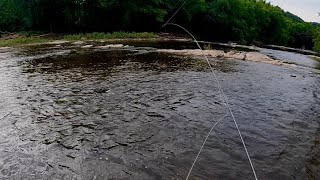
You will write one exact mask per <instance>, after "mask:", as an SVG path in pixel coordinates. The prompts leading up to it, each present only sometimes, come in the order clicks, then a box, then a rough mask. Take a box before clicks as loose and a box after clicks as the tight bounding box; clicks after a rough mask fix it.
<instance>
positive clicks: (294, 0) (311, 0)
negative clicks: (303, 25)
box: [267, 0, 320, 23]
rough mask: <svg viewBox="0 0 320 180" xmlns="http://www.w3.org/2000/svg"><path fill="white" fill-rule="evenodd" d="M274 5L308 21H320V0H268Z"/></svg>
mask: <svg viewBox="0 0 320 180" xmlns="http://www.w3.org/2000/svg"><path fill="white" fill-rule="evenodd" d="M267 2H270V3H271V4H273V5H276V6H279V7H281V8H282V9H284V10H285V11H289V12H291V13H293V14H295V15H297V16H299V17H301V18H302V19H303V20H304V21H306V22H319V23H320V16H319V14H318V12H320V0H267Z"/></svg>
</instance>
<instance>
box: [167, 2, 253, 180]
mask: <svg viewBox="0 0 320 180" xmlns="http://www.w3.org/2000/svg"><path fill="white" fill-rule="evenodd" d="M187 1H188V0H185V1H184V2H183V3H182V5H181V6H180V7H179V8H178V9H177V11H176V12H175V13H174V14H173V15H172V16H171V17H170V18H169V20H168V21H166V22H165V23H164V24H163V26H162V27H165V26H167V25H172V26H177V27H179V28H181V29H182V30H184V31H185V32H187V33H188V34H189V35H190V36H191V37H192V39H193V40H194V42H195V43H196V44H197V46H198V48H199V49H200V50H201V51H203V50H202V48H201V46H200V44H199V42H198V41H197V39H196V38H195V37H194V36H193V35H192V34H191V33H190V32H189V31H188V30H187V29H186V28H184V27H182V26H180V25H179V24H174V23H170V21H171V20H172V18H173V17H174V16H175V15H176V14H177V13H178V12H179V11H180V10H181V8H182V7H183V6H184V5H185V4H186V2H187ZM203 57H204V59H205V60H206V62H207V63H208V65H209V67H210V70H211V72H212V74H213V76H214V79H215V81H216V83H217V85H218V88H219V91H220V93H221V96H222V101H223V102H224V103H225V106H226V108H227V109H228V111H229V113H230V115H231V117H232V120H233V122H234V124H235V126H236V128H237V131H238V133H239V137H240V139H241V142H242V145H243V147H244V150H245V152H246V155H247V158H248V160H249V163H250V166H251V169H252V172H253V175H254V178H255V179H256V180H258V177H257V174H256V171H255V168H254V166H253V163H252V161H251V158H250V155H249V152H248V150H247V146H246V144H245V142H244V139H243V137H242V134H241V131H240V129H239V126H238V123H237V121H236V119H235V117H234V115H233V112H232V110H231V108H230V105H229V102H228V100H227V97H226V95H225V93H224V91H223V89H222V86H221V84H220V81H219V79H218V77H217V75H216V73H215V72H214V70H213V67H212V65H211V64H210V62H209V59H208V57H207V56H206V55H205V54H203ZM226 116H227V115H225V116H223V117H222V118H221V119H220V120H218V121H217V122H216V123H215V124H214V125H213V126H212V128H211V129H210V131H209V133H208V135H207V136H206V138H205V140H204V142H203V144H202V146H201V148H200V150H199V152H198V154H197V156H196V158H195V160H194V162H193V164H192V166H191V168H190V170H189V173H188V175H187V177H186V180H188V179H189V176H190V174H191V172H192V169H193V167H194V165H195V164H196V162H197V160H198V157H199V156H200V154H201V151H202V149H203V147H204V146H205V143H206V141H207V139H208V138H209V136H210V134H211V132H212V131H213V129H214V128H215V127H216V125H217V124H218V123H219V122H220V121H221V120H222V119H224V118H225V117H226Z"/></svg>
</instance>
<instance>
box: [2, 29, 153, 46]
mask: <svg viewBox="0 0 320 180" xmlns="http://www.w3.org/2000/svg"><path fill="white" fill-rule="evenodd" d="M36 35H37V36H38V35H41V34H39V33H34V32H31V33H30V32H20V33H18V36H17V37H13V38H12V39H6V40H1V39H0V47H3V46H18V45H24V44H35V43H45V42H49V41H52V40H53V39H50V38H44V37H37V36H36ZM156 37H158V36H157V35H156V34H155V33H151V32H142V33H135V32H132V33H128V32H113V33H99V32H94V33H85V34H69V35H64V36H63V37H60V36H57V37H53V38H54V39H55V40H67V41H79V40H99V39H131V38H132V39H150V38H156Z"/></svg>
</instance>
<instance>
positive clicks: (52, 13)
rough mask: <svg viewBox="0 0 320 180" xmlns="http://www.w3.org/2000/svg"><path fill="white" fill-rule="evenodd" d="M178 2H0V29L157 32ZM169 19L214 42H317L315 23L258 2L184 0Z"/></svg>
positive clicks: (296, 44)
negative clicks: (178, 10) (176, 12)
mask: <svg viewBox="0 0 320 180" xmlns="http://www.w3.org/2000/svg"><path fill="white" fill-rule="evenodd" d="M183 1H184V0H175V1H172V0H147V1H146V0H0V31H30V30H34V31H45V32H63V33H78V32H113V31H153V32H157V31H160V27H161V25H162V23H163V22H164V21H165V20H166V19H168V18H169V16H170V15H172V14H173V13H174V11H175V10H176V9H177V8H178V7H179V6H180V5H181V4H182V2H183ZM173 21H174V22H176V23H179V24H181V25H183V26H185V27H187V28H188V29H190V30H191V31H192V32H193V33H195V34H197V35H198V36H201V38H205V39H210V40H215V41H223V42H226V41H239V42H243V43H245V42H248V43H251V42H262V43H268V44H278V45H289V46H292V47H299V48H301V47H306V48H308V49H311V48H312V46H313V44H314V43H315V44H316V46H317V45H319V35H318V34H319V28H316V26H318V25H316V24H311V23H306V22H304V21H303V20H302V19H301V18H299V17H297V16H295V15H293V14H291V13H289V12H284V11H283V10H282V9H280V8H279V7H275V6H272V5H270V4H269V3H267V2H265V1H264V0H188V1H187V3H186V5H185V6H184V7H183V8H182V10H181V11H180V12H179V13H178V14H177V16H176V17H175V18H174V19H173ZM163 30H168V28H166V29H162V31H163ZM171 30H174V31H176V32H178V30H177V29H170V31H171ZM313 37H315V39H314V40H313V39H312V38H313ZM313 42H314V43H313ZM315 49H317V50H319V47H316V48H315Z"/></svg>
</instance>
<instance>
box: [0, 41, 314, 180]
mask: <svg viewBox="0 0 320 180" xmlns="http://www.w3.org/2000/svg"><path fill="white" fill-rule="evenodd" d="M50 48H51V47H49V49H48V47H38V48H36V49H33V50H32V51H31V50H30V53H28V52H24V53H22V54H21V53H20V54H19V56H18V57H16V56H14V55H12V54H11V55H10V56H8V55H5V54H0V58H2V59H1V60H0V78H1V82H2V87H1V88H0V95H1V97H5V98H1V99H0V106H1V107H2V109H1V111H0V112H1V114H0V118H2V117H4V116H5V118H3V119H1V121H0V127H1V133H0V136H1V141H0V159H1V161H0V162H1V164H0V169H1V171H0V177H1V179H22V178H25V179H47V178H54V179H106V178H109V179H172V178H173V179H184V178H185V177H186V175H187V173H188V170H189V168H190V166H191V164H192V162H193V160H194V158H195V156H196V154H197V152H198V150H199V148H200V146H201V144H202V142H203V139H204V137H205V136H206V133H207V132H208V131H209V129H210V128H211V126H212V125H213V124H214V123H215V121H216V120H218V119H219V118H220V117H221V116H223V115H224V114H225V113H226V109H225V107H224V105H223V103H222V102H221V101H220V95H219V91H218V88H217V85H216V83H215V81H214V77H212V74H211V73H210V72H209V71H208V68H207V65H206V64H205V62H203V61H202V60H199V59H191V58H185V57H184V58H181V57H178V56H170V55H168V54H164V53H157V52H155V51H154V49H153V48H132V47H130V48H123V49H118V50H111V49H108V50H103V51H102V50H94V49H90V50H88V49H81V48H79V49H77V48H63V47H59V48H61V49H62V50H61V49H60V50H59V48H54V51H53V50H52V49H50ZM62 51H63V53H61V52H62ZM48 53H51V54H49V55H48ZM39 54H40V55H39ZM26 56H28V57H26ZM210 61H211V63H212V65H213V67H214V69H215V71H216V72H217V75H218V77H219V78H220V79H221V84H222V86H223V88H224V89H225V92H226V94H227V96H228V99H229V101H230V105H231V106H232V109H233V110H234V114H235V116H236V119H237V120H238V123H239V126H240V129H241V130H242V132H243V136H244V139H245V141H246V144H247V146H248V150H249V152H250V154H251V156H252V160H253V163H254V165H255V166H256V170H257V173H258V177H259V178H260V179H292V178H296V179H306V178H307V177H318V176H317V175H316V172H317V171H316V170H317V169H318V167H319V166H318V165H317V164H314V163H313V162H314V161H313V159H314V158H313V157H314V153H316V152H317V151H315V149H317V148H319V147H318V146H316V145H315V137H314V134H315V132H316V131H317V128H318V119H319V118H318V115H317V112H319V110H320V109H319V97H320V94H319V91H318V89H319V88H318V87H319V85H320V84H319V82H318V75H316V74H312V73H311V72H300V71H298V70H296V69H288V68H285V67H280V66H274V65H269V64H260V63H254V62H245V61H232V60H218V59H211V60H210ZM8 112H12V113H11V114H9V115H8V116H6V115H7V113H8ZM310 151H311V153H310ZM191 176H192V178H194V179H253V175H252V172H251V169H250V166H249V164H248V161H247V159H246V155H245V152H244V150H243V149H242V146H241V141H240V140H239V138H238V134H237V131H236V129H235V127H234V124H233V122H232V120H231V119H230V118H226V119H224V120H223V121H222V122H221V123H220V124H219V125H218V126H217V128H216V129H215V131H214V133H212V135H211V136H210V138H209V140H208V143H207V144H206V146H205V148H204V150H203V153H202V154H201V156H200V158H199V161H198V162H197V164H196V166H195V168H194V171H193V172H192V174H191Z"/></svg>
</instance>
